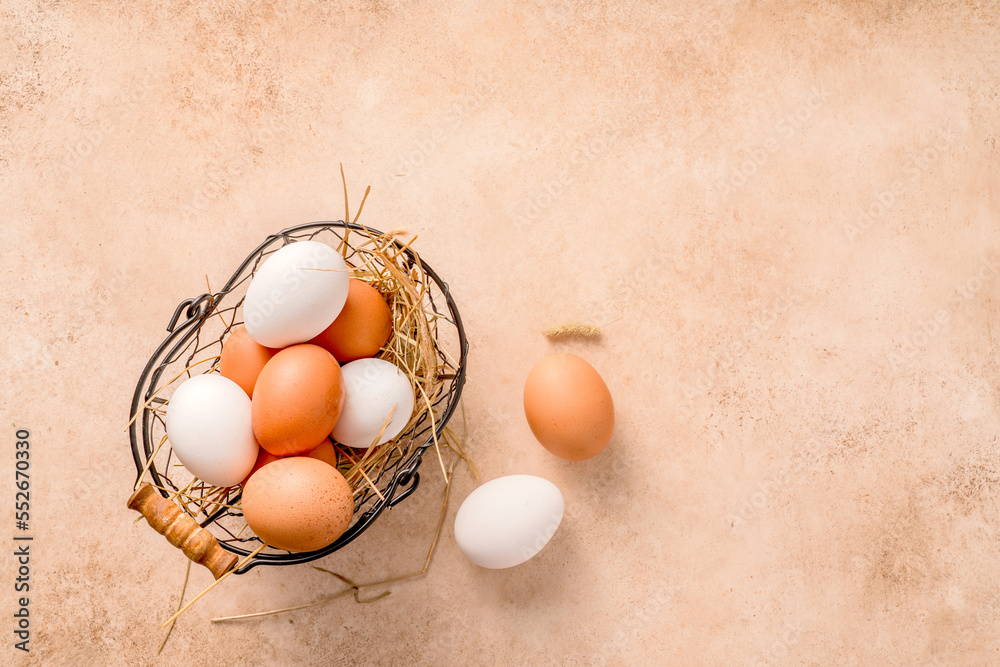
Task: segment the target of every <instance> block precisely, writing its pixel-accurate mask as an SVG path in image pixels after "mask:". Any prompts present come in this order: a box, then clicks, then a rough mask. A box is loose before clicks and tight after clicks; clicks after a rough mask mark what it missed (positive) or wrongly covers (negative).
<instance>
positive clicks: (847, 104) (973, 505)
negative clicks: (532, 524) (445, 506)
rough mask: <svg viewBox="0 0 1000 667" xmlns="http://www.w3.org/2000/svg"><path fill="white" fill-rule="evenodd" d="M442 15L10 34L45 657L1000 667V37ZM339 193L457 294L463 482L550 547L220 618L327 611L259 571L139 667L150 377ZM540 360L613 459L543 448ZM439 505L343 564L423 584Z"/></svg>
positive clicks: (79, 13) (4, 65) (152, 621)
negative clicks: (247, 260) (281, 239)
mask: <svg viewBox="0 0 1000 667" xmlns="http://www.w3.org/2000/svg"><path fill="white" fill-rule="evenodd" d="M444 4H446V3H431V2H427V3H409V2H406V3H404V2H383V3H358V4H355V5H350V6H347V5H343V3H325V2H318V1H315V2H309V1H306V2H299V3H296V2H289V3H274V4H273V5H272V4H270V3H265V2H259V1H252V0H214V1H207V2H188V3H159V2H135V3H133V2H128V3H125V2H107V3H97V2H83V1H81V2H54V1H53V2H31V1H27V0H8V1H6V2H4V3H3V4H2V6H0V37H2V39H0V201H2V203H3V216H2V222H0V244H2V245H0V247H2V248H3V261H2V267H0V270H2V276H3V277H2V281H3V282H2V294H0V308H2V312H3V321H4V327H3V328H4V335H3V336H2V338H3V341H2V343H0V360H2V363H3V366H4V370H5V371H6V372H7V374H8V375H7V377H6V378H5V381H4V382H3V383H2V385H0V400H2V403H3V415H4V416H3V421H4V424H5V431H6V433H5V434H3V436H2V440H3V441H4V442H5V443H7V444H5V445H4V447H3V451H4V452H6V454H5V456H4V458H5V459H6V460H7V463H3V464H0V471H2V472H0V481H2V483H3V486H2V488H3V489H4V491H3V492H2V494H0V497H3V498H6V499H7V500H5V501H4V503H5V504H6V503H9V502H11V499H12V495H13V490H12V483H13V480H12V469H13V451H14V448H13V440H14V437H13V432H14V429H15V428H28V429H30V430H31V432H32V443H33V450H32V452H33V456H34V458H33V468H32V471H33V475H34V481H33V483H34V486H33V493H34V495H33V497H32V500H33V507H34V512H33V517H32V519H33V526H34V531H35V535H36V541H35V542H34V544H33V547H32V548H33V549H34V550H35V551H34V560H33V561H32V567H33V576H34V580H33V586H34V587H33V590H32V596H31V597H32V602H31V605H32V606H31V611H32V614H33V616H32V618H33V630H34V635H33V642H32V647H33V651H32V653H31V656H30V658H29V659H28V661H29V662H31V663H32V664H39V665H41V664H45V665H50V664H79V665H84V664H87V665H95V664H129V665H138V664H147V663H155V664H192V665H194V664H197V665H222V664H247V665H249V664H293V663H294V664H403V663H404V662H409V661H412V662H414V663H417V664H443V665H452V664H469V663H480V664H489V663H495V664H510V665H524V664H543V665H544V664H553V665H554V664H611V665H616V664H617V665H624V664H650V665H659V664H668V663H674V664H692V665H702V664H703V665H719V664H749V665H753V664H793V665H799V664H804V665H828V664H857V665H871V664H880V665H881V664H886V665H904V664H942V665H943V664H991V663H992V664H996V663H997V662H998V661H1000V567H998V566H1000V555H998V554H1000V548H998V547H1000V519H998V515H997V510H998V503H997V494H998V491H1000V450H998V433H1000V410H998V404H1000V365H998V362H997V361H996V359H997V353H996V352H997V350H996V347H997V342H996V336H997V334H995V333H994V330H995V329H998V327H1000V319H998V316H997V312H998V310H997V305H998V295H1000V279H998V278H1000V233H998V227H997V224H998V218H997V216H998V206H1000V200H998V197H1000V187H998V185H1000V181H998V176H1000V171H998V158H1000V149H998V145H997V131H998V128H1000V116H998V113H1000V112H998V77H1000V50H998V47H997V44H998V42H1000V27H998V23H997V20H998V17H1000V10H998V9H997V8H996V7H995V6H993V5H992V3H987V2H971V1H970V2H953V3H948V4H947V5H946V6H944V7H941V8H937V9H934V8H931V7H928V6H926V5H929V4H930V3H921V2H907V1H904V0H891V1H886V0H878V1H875V2H871V3H861V2H847V1H842V2H832V3H828V2H792V1H790V0H789V1H785V2H782V1H780V0H760V1H747V2H740V3H736V4H732V5H731V4H719V3H707V4H705V3H700V2H696V1H694V0H692V1H690V2H672V3H663V4H661V3H652V2H649V3H642V2H620V3H600V2H585V3H578V4H577V3H566V4H562V5H551V6H550V5H549V4H548V3H544V2H538V3H536V4H523V5H519V6H507V5H504V4H503V3H499V2H486V1H484V2H476V1H466V2H454V3H447V4H450V5H452V8H450V9H442V6H443V5H444ZM342 5H343V6H342ZM341 161H342V162H343V163H344V165H345V169H346V171H347V173H348V177H349V181H350V184H351V186H352V188H351V193H352V196H353V201H354V202H355V203H356V202H357V201H358V200H359V199H360V194H361V192H363V189H364V186H365V185H366V184H368V183H371V185H372V195H371V197H370V198H369V201H368V204H367V206H366V209H365V211H366V213H365V219H366V220H367V222H368V223H369V224H371V225H373V226H375V227H379V228H383V229H386V228H390V227H394V226H398V225H405V226H407V227H408V228H409V229H410V230H412V231H413V232H416V233H419V234H420V239H419V241H418V249H419V250H421V251H422V253H423V255H424V256H425V258H426V259H427V260H428V261H429V262H430V263H431V264H432V265H433V266H434V267H435V268H436V269H438V270H439V271H440V273H441V274H442V275H443V276H445V277H446V278H447V279H448V280H449V281H450V282H451V284H452V286H453V289H454V293H455V295H456V297H457V299H458V300H459V303H460V306H461V309H462V314H463V315H464V317H465V320H466V322H467V326H468V330H469V336H470V339H471V341H472V357H471V361H470V379H469V383H468V385H467V392H466V401H465V407H466V412H467V416H468V421H469V434H468V447H469V450H470V451H471V452H472V454H473V455H474V456H475V458H476V460H477V462H478V463H479V467H480V469H481V472H482V473H483V476H484V478H486V479H492V478H494V477H497V476H500V475H504V474H511V473H517V472H524V473H533V474H538V475H542V476H544V477H547V478H549V479H551V480H552V481H554V482H555V483H556V484H557V485H558V486H559V487H560V488H561V489H562V491H563V493H564V495H565V497H566V501H567V507H568V515H567V518H566V520H565V521H564V523H563V526H562V528H561V529H560V531H559V533H558V534H557V536H556V537H555V538H554V540H553V542H552V543H551V544H550V545H549V546H548V547H547V548H546V549H545V550H544V551H543V552H542V553H541V554H540V555H539V556H538V557H537V558H536V559H534V560H532V561H531V562H529V563H528V564H526V565H524V566H522V567H518V568H515V569H511V570H506V571H495V572H494V571H486V570H482V569H478V568H476V567H475V566H472V565H471V564H469V563H468V562H466V561H465V560H464V559H463V557H462V556H461V554H460V553H459V552H458V550H457V548H456V546H455V544H454V540H453V537H452V535H451V520H449V523H448V525H447V528H446V531H445V535H444V538H443V541H442V544H441V547H440V550H439V552H438V554H437V558H436V560H435V561H434V563H433V566H432V569H431V571H430V573H429V574H428V576H427V577H425V578H424V579H422V580H417V581H414V582H411V583H407V584H401V585H397V586H394V587H393V589H392V590H393V595H392V596H391V597H390V598H388V599H386V600H383V601H380V602H378V603H375V604H371V605H356V604H354V602H353V601H349V600H341V601H338V602H335V603H333V604H330V605H328V606H326V607H323V608H319V609H313V610H310V611H304V612H297V613H294V614H289V615H286V616H284V617H279V618H270V619H267V620H264V621H253V622H246V623H243V624H235V625H225V626H218V625H210V624H209V623H208V619H209V618H211V617H213V616H217V615H222V614H228V613H239V612H248V611H256V610H262V609H267V608H273V607H275V606H283V605H288V604H294V603H299V602H305V601H308V600H311V599H314V598H315V597H316V596H318V595H320V594H321V593H322V592H324V591H326V590H333V589H334V588H335V587H333V586H332V583H331V580H330V578H329V577H328V576H327V575H324V574H321V573H318V572H315V571H313V570H311V569H310V568H308V567H294V568H283V569H274V568H272V569H268V568H259V569H257V570H255V571H253V572H252V573H251V574H249V575H247V576H244V577H239V578H234V579H231V580H230V581H228V582H227V583H226V584H225V586H224V587H223V588H221V589H218V590H216V591H215V592H213V593H212V594H211V595H210V596H209V597H207V598H205V599H204V600H203V601H202V602H201V603H199V604H198V605H197V606H196V607H195V608H194V609H193V610H192V611H191V612H190V613H188V614H187V615H186V616H185V617H184V618H183V619H182V621H181V622H180V623H179V625H178V627H177V629H176V631H175V633H174V636H173V637H172V639H171V641H170V643H169V644H168V646H167V648H166V650H165V651H164V654H163V656H161V657H160V658H158V659H157V658H156V656H155V652H156V648H157V646H158V645H159V642H160V639H161V634H160V632H159V631H158V629H157V628H158V626H159V623H160V622H161V621H162V620H164V619H165V618H166V617H167V616H168V615H169V613H170V610H171V608H172V607H173V606H174V605H175V604H176V596H177V593H178V591H179V586H180V582H181V578H182V576H183V571H184V562H183V559H182V558H181V557H180V556H179V554H178V553H176V552H173V551H172V550H171V549H170V548H169V547H168V545H167V544H166V543H165V541H163V540H162V538H160V537H159V536H157V535H155V534H153V533H152V532H151V531H150V530H149V529H148V528H147V527H145V526H144V525H143V526H133V525H131V521H132V518H133V517H132V515H131V513H130V512H128V511H127V510H125V508H124V501H125V498H126V497H127V496H128V493H129V489H130V487H131V483H132V478H133V474H134V470H133V468H132V464H131V460H130V457H129V454H128V450H127V439H126V436H125V433H124V430H123V429H124V426H125V422H126V421H127V417H128V415H127V405H128V402H129V400H130V397H131V393H132V390H133V388H134V383H135V380H136V379H137V377H138V373H139V371H140V369H141V367H142V365H143V364H144V362H145V360H146V358H147V357H148V355H149V354H150V352H151V351H152V350H153V349H154V347H155V346H156V344H157V343H158V342H159V341H160V340H161V338H162V336H163V335H164V326H165V325H166V323H167V320H168V318H169V316H170V314H171V313H172V312H173V308H174V306H175V305H176V304H177V303H178V302H179V301H180V300H182V299H183V298H185V297H188V296H195V295H198V294H200V293H202V292H203V291H204V276H205V274H206V273H207V274H208V276H209V278H210V279H211V280H212V282H213V284H214V285H218V284H220V283H221V282H222V281H223V280H224V278H226V277H227V276H228V275H229V274H230V273H231V272H232V270H233V269H234V268H235V266H236V264H237V263H238V261H239V260H240V259H242V257H243V256H244V255H245V254H246V253H247V252H248V251H249V250H250V249H252V248H253V247H254V246H255V245H256V244H257V243H258V242H260V241H261V240H262V239H263V238H264V237H265V236H266V235H267V234H268V233H271V232H273V231H276V230H279V229H281V228H283V227H286V226H290V225H293V224H297V223H300V222H306V221H311V220H322V219H336V218H339V217H341V216H342V211H343V202H342V197H341V194H340V181H339V172H338V163H339V162H341ZM619 317H620V318H621V319H618V320H617V321H615V322H614V323H613V324H610V325H609V326H608V327H607V328H606V335H605V336H604V338H603V340H601V341H600V342H596V343H559V344H552V343H550V342H547V341H546V340H545V339H544V338H543V337H542V336H541V335H540V331H541V330H542V329H543V328H544V327H546V326H550V325H552V324H556V323H560V322H563V321H566V320H582V321H592V322H596V323H599V324H603V323H607V322H611V321H612V320H616V318H619ZM552 350H572V351H576V352H578V353H579V354H582V355H583V356H585V357H586V358H587V359H589V360H590V361H591V362H592V363H593V364H594V365H595V366H596V367H597V368H598V369H599V370H600V371H601V372H602V374H603V375H604V377H605V378H606V380H607V382H608V384H609V386H610V387H611V390H612V392H613V394H614V396H615V400H616V407H617V413H618V427H617V431H616V436H615V439H614V441H613V444H612V445H611V446H610V447H609V448H608V450H607V451H606V452H605V453H604V454H602V455H601V456H599V457H597V458H596V459H593V460H591V461H588V462H584V463H577V464H570V463H566V462H562V461H559V460H556V459H554V458H553V457H552V456H550V455H548V454H547V453H546V452H545V451H544V450H542V449H541V448H540V447H539V446H538V445H537V444H536V443H535V442H534V441H533V439H532V437H531V434H530V431H529V430H528V428H527V424H526V423H525V421H524V418H523V413H522V410H521V407H520V392H521V387H522V383H523V378H524V377H525V375H526V373H527V370H528V369H529V368H530V366H531V364H532V363H533V362H534V361H536V360H537V359H538V358H539V357H540V356H542V355H543V354H545V353H547V352H549V351H552ZM428 471H429V472H428V474H426V475H424V486H423V487H422V488H421V491H420V493H418V494H417V495H416V496H414V497H413V498H412V499H411V500H410V501H408V502H406V503H405V504H403V505H401V506H400V507H399V508H397V509H396V510H394V511H393V512H391V514H389V515H387V516H385V517H383V518H382V519H381V520H380V521H379V522H378V523H377V524H376V526H375V527H374V528H373V529H371V530H370V531H368V533H366V534H365V535H364V536H363V537H362V538H361V539H359V540H358V541H357V542H355V543H354V544H353V545H352V546H351V547H350V548H348V549H346V550H344V551H342V552H340V553H338V554H336V555H334V556H332V557H330V558H327V559H326V560H325V561H324V562H323V563H322V564H323V565H325V566H326V567H329V568H331V569H335V570H337V571H340V572H342V573H344V574H347V575H348V576H352V577H355V578H357V579H358V580H372V579H375V578H378V577H383V576H388V575H392V574H396V573H400V572H404V571H407V570H410V569H413V568H414V567H415V566H417V565H418V563H419V561H420V560H421V558H422V554H423V552H424V550H425V549H426V544H427V539H428V537H429V530H430V526H431V525H432V524H433V521H434V517H435V513H436V511H437V509H436V508H437V506H438V498H439V492H440V490H441V479H440V477H439V476H436V475H435V474H433V473H434V470H433V468H431V467H429V466H428ZM473 487H474V482H473V481H472V479H471V477H470V476H469V475H468V474H467V473H463V474H461V475H460V476H459V478H458V481H457V482H456V489H455V500H456V503H455V504H454V505H453V507H452V510H451V516H452V517H453V516H454V512H455V510H456V508H457V504H458V502H457V501H460V500H461V499H462V498H464V497H465V495H467V494H468V493H469V491H471V489H472V488H473ZM2 516H4V517H7V519H5V525H6V526H10V525H11V524H12V521H13V519H12V517H11V514H10V510H9V509H4V510H3V512H2ZM8 532H13V528H12V527H11V528H6V527H5V528H2V529H0V534H6V533H8ZM4 540H5V541H8V540H9V537H8V538H4ZM2 551H3V552H4V553H7V552H8V547H3V548H2ZM13 568H14V565H13V561H12V559H11V558H9V557H6V556H5V558H4V560H3V571H2V572H0V576H2V580H0V590H3V591H6V592H4V593H2V594H0V610H2V614H0V618H6V619H7V620H6V621H0V636H3V637H6V638H7V639H5V640H4V643H3V647H2V649H0V656H3V657H2V658H0V660H2V661H3V662H5V663H6V662H8V660H9V659H10V658H11V657H13V659H15V660H17V661H19V662H20V661H23V660H24V659H25V658H24V656H22V655H20V654H16V653H15V652H14V651H13V649H12V648H11V646H10V644H11V643H12V640H11V635H10V633H9V629H12V628H8V627H7V626H8V625H9V626H12V625H13V623H12V621H11V619H10V613H12V611H13V605H14V599H15V594H14V593H13V591H12V590H11V588H10V586H9V585H8V584H7V583H3V582H4V581H7V582H9V581H11V579H12V578H13V576H14V575H13V571H14V570H13ZM209 580H210V578H209V575H208V574H207V572H204V571H200V570H199V571H197V572H196V573H195V575H194V577H193V582H192V589H193V590H200V588H201V587H203V586H204V585H206V584H207V583H208V581H209Z"/></svg>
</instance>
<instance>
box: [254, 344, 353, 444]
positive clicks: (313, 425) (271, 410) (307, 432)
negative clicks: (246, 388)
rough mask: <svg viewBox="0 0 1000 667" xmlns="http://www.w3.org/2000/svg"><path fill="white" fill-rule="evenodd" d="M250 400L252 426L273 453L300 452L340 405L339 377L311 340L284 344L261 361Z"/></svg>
mask: <svg viewBox="0 0 1000 667" xmlns="http://www.w3.org/2000/svg"><path fill="white" fill-rule="evenodd" d="M251 403H252V405H251V416H252V420H253V432H254V435H255V436H256V437H257V442H259V443H260V446H261V447H263V448H264V449H266V450H267V451H268V452H270V453H271V454H274V455H275V456H292V455H294V454H304V453H305V452H308V451H310V450H312V449H314V448H316V447H317V446H319V445H320V443H322V442H323V440H325V439H326V437H327V436H328V435H329V434H330V432H331V431H332V430H333V426H334V424H336V423H337V419H338V417H339V416H340V411H341V409H342V408H343V407H344V378H343V374H342V373H341V372H340V365H339V364H338V363H337V360H336V359H334V358H333V355H332V354H330V353H329V352H327V351H326V350H324V349H323V348H321V347H318V346H316V345H309V344H302V345H293V346H291V347H287V348H285V349H284V350H281V351H279V352H278V353H277V354H275V355H274V356H273V357H272V358H271V360H270V361H268V362H267V363H266V364H265V365H264V369H263V370H262V371H261V372H260V376H259V377H258V378H257V385H256V387H254V395H253V400H252V402H251Z"/></svg>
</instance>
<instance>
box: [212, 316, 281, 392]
mask: <svg viewBox="0 0 1000 667" xmlns="http://www.w3.org/2000/svg"><path fill="white" fill-rule="evenodd" d="M276 352H277V350H273V349H271V348H269V347H264V346H263V345H261V344H260V343H258V342H257V341H255V340H254V339H253V338H251V337H250V334H248V333H247V329H246V327H244V326H243V325H242V324H241V325H240V326H238V327H236V328H234V329H233V330H232V331H230V332H229V337H228V338H226V341H225V342H224V343H223V344H222V356H221V358H220V359H219V373H221V374H222V377H226V378H229V379H230V380H232V381H233V382H235V383H236V384H238V385H239V386H240V387H242V388H243V391H245V392H246V393H247V396H249V397H250V398H253V388H254V385H255V384H257V376H259V375H260V371H261V369H262V368H264V364H266V363H267V362H268V361H269V360H270V359H271V357H273V356H274V355H275V353H276Z"/></svg>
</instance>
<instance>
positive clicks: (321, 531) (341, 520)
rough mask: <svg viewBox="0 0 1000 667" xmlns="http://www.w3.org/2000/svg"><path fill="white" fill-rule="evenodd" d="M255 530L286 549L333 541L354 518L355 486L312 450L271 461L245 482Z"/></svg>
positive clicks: (245, 497) (246, 508) (308, 548)
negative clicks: (319, 459) (317, 456)
mask: <svg viewBox="0 0 1000 667" xmlns="http://www.w3.org/2000/svg"><path fill="white" fill-rule="evenodd" d="M242 508H243V516H244V518H245V519H246V521H247V525H249V526H250V530H252V531H253V532H254V533H256V534H257V536H258V537H259V538H261V539H262V540H264V541H265V542H267V543H268V544H270V545H271V546H273V547H275V548H278V549H284V550H286V551H295V552H301V551H316V550H317V549H322V548H323V547H326V546H329V545H330V544H333V542H334V541H335V540H336V539H337V538H338V537H340V536H341V535H343V534H344V531H345V530H347V527H348V526H349V525H350V524H351V517H352V516H353V514H354V498H353V495H352V494H351V487H350V485H349V484H348V483H347V480H345V479H344V476H343V475H341V474H340V473H339V472H338V471H337V470H336V469H335V468H333V467H332V466H329V465H327V464H326V463H323V462H322V461H318V460H316V459H313V458H309V457H307V456H292V457H289V458H286V459H278V460H277V461H272V462H271V463H268V464H267V465H265V466H264V467H263V468H261V469H260V470H258V471H257V472H256V473H255V474H254V475H253V476H252V477H250V479H249V480H248V481H247V483H246V485H245V486H244V487H243V502H242Z"/></svg>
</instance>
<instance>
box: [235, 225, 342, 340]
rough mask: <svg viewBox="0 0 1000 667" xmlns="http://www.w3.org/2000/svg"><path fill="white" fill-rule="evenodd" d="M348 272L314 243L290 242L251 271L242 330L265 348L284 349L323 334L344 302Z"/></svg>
mask: <svg viewBox="0 0 1000 667" xmlns="http://www.w3.org/2000/svg"><path fill="white" fill-rule="evenodd" d="M349 283H350V272H349V269H348V267H347V263H346V262H344V258H343V257H341V255H340V253H338V252H336V251H335V250H334V249H333V248H331V247H330V246H328V245H326V244H325V243H320V242H318V241H298V242H296V243H290V244H288V245H286V246H285V247H283V248H281V249H280V250H278V251H277V252H275V253H274V254H273V255H271V256H270V257H268V258H267V259H266V260H265V261H264V263H263V264H261V266H260V268H258V269H257V273H256V274H254V277H253V280H252V281H251V282H250V287H249V288H248V289H247V296H246V299H245V300H244V301H243V321H244V323H245V324H246V328H247V333H248V334H250V337H251V338H253V339H254V340H255V341H257V342H258V343H260V344H261V345H263V346H265V347H288V346H289V345H294V344H296V343H304V342H306V341H308V340H310V339H312V338H314V337H315V336H317V335H319V334H320V333H322V331H323V330H324V329H326V328H327V327H328V326H330V324H331V323H332V322H333V321H334V320H335V319H337V315H339V314H340V311H341V310H342V309H343V308H344V303H345V302H346V301H347V290H348V287H349Z"/></svg>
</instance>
